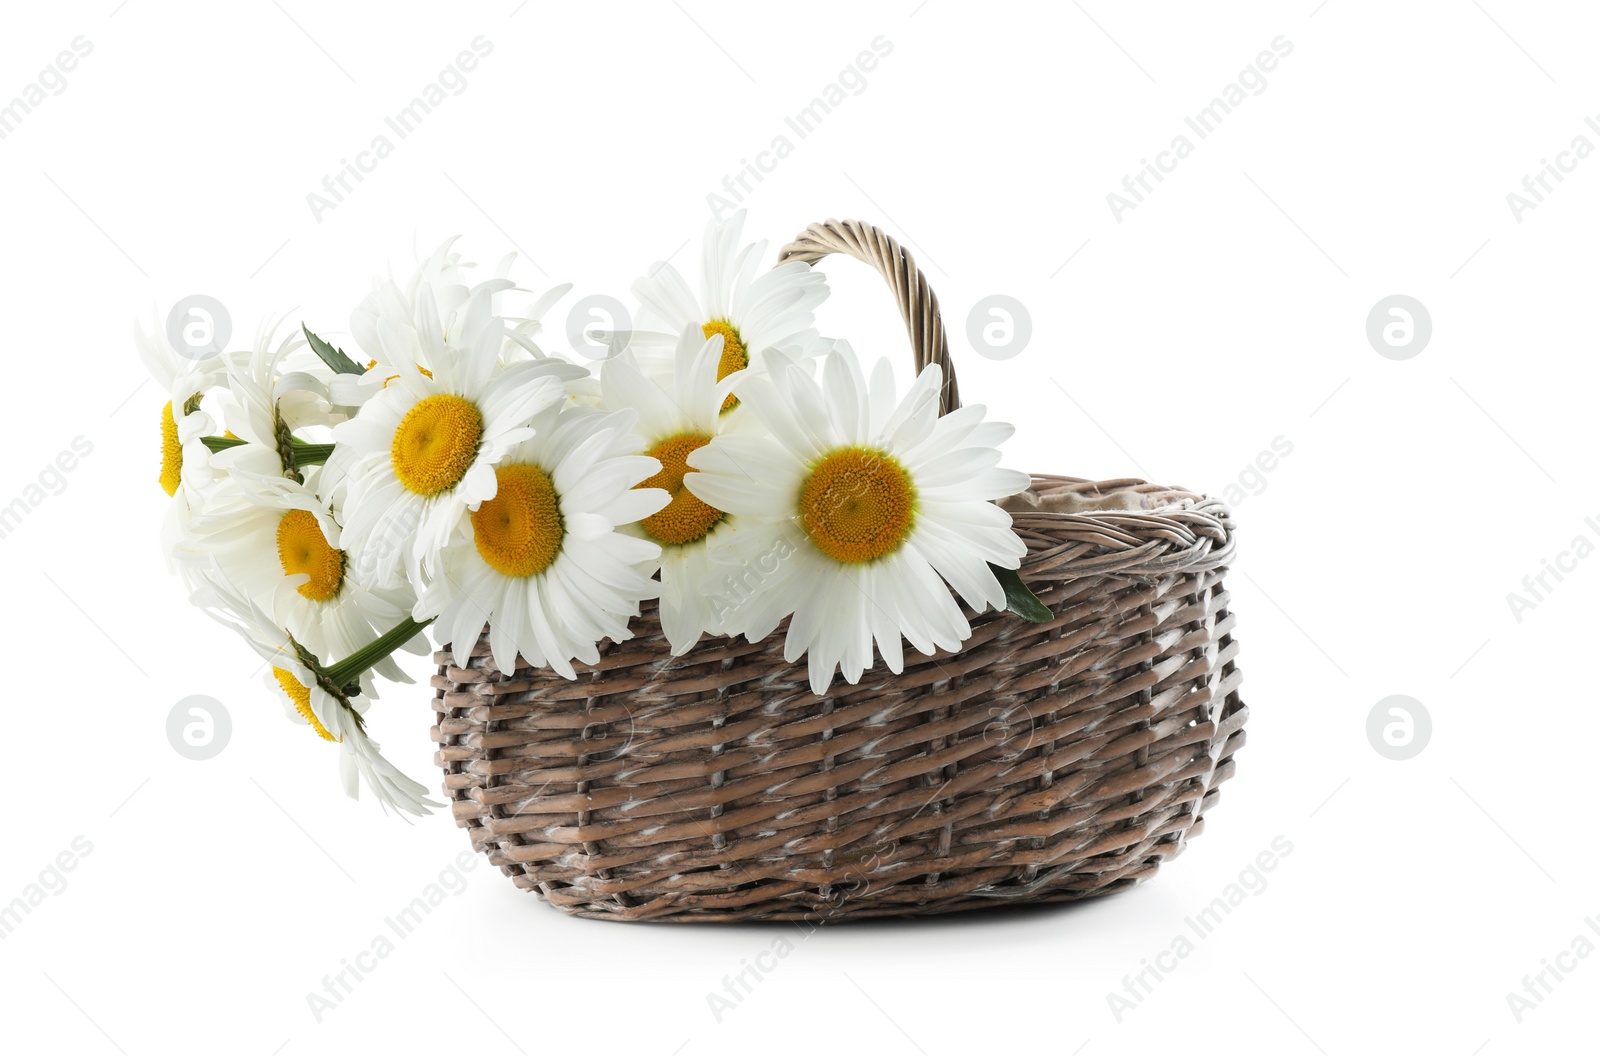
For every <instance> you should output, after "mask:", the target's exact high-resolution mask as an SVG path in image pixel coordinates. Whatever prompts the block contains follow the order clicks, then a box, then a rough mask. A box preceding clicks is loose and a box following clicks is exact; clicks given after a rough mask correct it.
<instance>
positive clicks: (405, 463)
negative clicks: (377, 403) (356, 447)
mask: <svg viewBox="0 0 1600 1056" xmlns="http://www.w3.org/2000/svg"><path fill="white" fill-rule="evenodd" d="M482 439H483V415H482V414H480V413H478V408H476V407H474V406H473V405H472V404H471V403H469V402H468V401H467V400H465V399H463V398H461V397H460V396H456V395H453V394H451V393H447V392H441V393H436V394H434V395H432V396H427V397H424V398H423V399H421V400H418V401H417V403H416V406H414V407H412V408H411V410H409V411H407V412H406V416H405V417H404V418H402V419H400V427H399V428H398V429H396V430H395V431H394V443H393V444H392V445H390V448H389V458H390V461H392V462H393V463H394V475H395V476H396V477H398V478H399V480H400V483H401V484H404V485H405V486H406V488H407V489H409V490H411V491H414V492H416V493H417V494H418V495H437V494H439V493H440V492H441V491H448V490H449V489H450V488H453V487H455V486H456V485H457V484H459V483H460V482H461V478H462V477H464V476H466V475H467V469H468V467H470V466H471V465H472V460H473V459H474V458H476V457H478V441H479V440H482Z"/></svg>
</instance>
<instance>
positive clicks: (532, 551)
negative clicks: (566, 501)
mask: <svg viewBox="0 0 1600 1056" xmlns="http://www.w3.org/2000/svg"><path fill="white" fill-rule="evenodd" d="M494 475H495V479H496V480H497V481H498V482H499V490H497V491H496V492H495V494H494V498H492V499H489V500H488V501H486V502H484V503H483V504H481V505H480V506H479V507H478V508H477V509H476V510H474V511H473V512H472V539H473V542H474V543H476V544H477V547H478V554H479V555H480V556H481V557H482V558H483V560H484V561H485V562H486V563H487V564H488V565H489V567H490V568H492V569H494V570H495V571H496V572H499V573H500V574H501V575H505V576H512V577H514V578H522V577H525V576H536V575H538V574H539V573H540V572H543V571H544V570H545V569H547V568H549V567H550V563H551V562H552V561H554V560H555V559H556V555H557V554H559V553H560V552H561V540H562V539H563V538H564V537H565V536H566V534H567V530H566V526H565V525H563V524H562V523H561V500H560V498H559V497H558V496H557V495H556V487H555V485H554V484H553V483H551V481H550V476H549V474H547V473H546V472H545V471H544V470H542V469H540V468H539V467H538V466H528V465H508V466H500V467H499V468H497V469H496V470H495V471H494Z"/></svg>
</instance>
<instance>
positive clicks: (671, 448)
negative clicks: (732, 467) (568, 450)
mask: <svg viewBox="0 0 1600 1056" xmlns="http://www.w3.org/2000/svg"><path fill="white" fill-rule="evenodd" d="M723 341H724V338H723V335H721V334H713V335H711V337H709V338H706V337H702V336H701V332H700V329H699V328H698V327H693V326H689V327H685V328H684V331H683V336H682V337H680V338H679V340H678V347H677V351H676V354H675V357H674V365H673V372H672V374H671V376H669V377H667V378H665V379H657V378H654V377H651V376H649V375H647V374H646V373H645V372H644V371H643V370H642V369H641V368H640V366H639V363H638V361H637V360H636V359H635V357H634V355H633V353H632V352H623V353H621V354H620V355H618V356H617V357H615V358H613V359H611V360H608V361H607V362H606V364H605V366H604V368H603V369H602V372H601V398H600V406H601V407H603V408H607V409H611V410H617V409H624V408H632V409H633V410H634V411H635V412H636V413H637V414H638V416H639V418H638V433H639V435H640V437H641V438H642V440H643V444H642V448H641V449H642V450H643V451H644V453H645V454H647V455H649V456H650V457H651V458H654V459H656V460H658V461H659V462H660V463H661V471H660V472H658V473H656V474H655V475H654V476H651V477H649V478H648V479H646V480H645V481H644V482H643V483H641V484H640V485H639V486H640V487H641V488H660V489H662V490H664V491H665V492H666V493H667V494H668V495H669V496H670V501H669V502H668V503H667V504H666V506H665V507H663V508H662V509H660V510H658V511H657V512H655V513H653V514H651V515H650V516H648V517H645V518H644V519H642V520H641V521H640V522H639V523H638V524H637V525H635V526H634V527H633V528H632V529H630V530H631V531H632V532H635V533H637V534H640V535H643V536H644V537H646V538H648V539H650V540H652V541H654V542H656V543H659V544H660V546H661V601H660V613H661V629H662V631H663V632H664V633H665V634H666V636H667V641H668V642H670V643H671V645H672V652H673V655H674V656H681V655H683V654H684V653H686V652H688V651H689V650H690V649H691V648H693V646H694V645H695V643H696V642H698V641H699V640H700V636H701V635H702V634H707V633H710V634H719V633H721V628H722V620H721V616H722V609H723V608H724V607H726V606H727V604H728V603H729V599H728V598H726V597H724V596H723V595H724V592H723V591H722V588H721V583H720V580H721V579H722V578H725V577H724V573H723V570H722V569H720V568H718V567H717V566H715V565H714V564H713V562H712V561H711V559H710V557H709V556H708V549H709V548H712V547H715V546H717V545H718V544H719V542H726V538H727V537H730V536H731V534H732V533H734V532H735V531H736V530H737V524H735V523H734V520H733V519H730V518H729V517H728V515H727V514H725V513H724V512H723V511H722V510H719V509H716V508H715V507H712V506H708V505H707V504H706V503H704V502H702V501H700V499H698V498H696V497H695V496H694V494H693V493H692V492H690V491H689V490H688V489H687V488H685V487H684V484H683V481H684V476H685V475H686V474H688V473H692V472H693V470H691V469H690V468H689V465H688V458H689V456H690V455H691V454H693V453H694V452H695V451H698V450H699V449H700V448H702V447H704V446H705V445H706V444H709V443H710V442H711V440H712V438H713V437H716V436H718V435H720V434H722V433H724V432H728V431H731V430H734V429H738V428H740V427H741V426H744V427H746V428H748V427H749V424H750V422H751V419H750V418H749V416H748V415H746V414H744V413H743V412H736V413H733V414H723V413H722V405H723V403H724V401H725V400H726V399H727V396H728V393H729V391H730V390H731V387H732V383H733V382H734V380H735V379H737V378H739V377H740V376H741V375H740V374H739V373H737V372H736V373H734V374H730V375H728V376H727V377H725V378H724V379H723V380H722V381H720V382H719V381H718V380H717V373H718V365H719V363H720V362H721V360H722V350H723Z"/></svg>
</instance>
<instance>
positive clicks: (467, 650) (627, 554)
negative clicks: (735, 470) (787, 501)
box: [413, 406, 667, 678]
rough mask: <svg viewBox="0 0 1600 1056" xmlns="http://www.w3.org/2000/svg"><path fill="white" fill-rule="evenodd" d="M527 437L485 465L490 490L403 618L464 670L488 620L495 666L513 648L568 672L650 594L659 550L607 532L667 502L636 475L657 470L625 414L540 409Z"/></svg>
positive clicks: (594, 654)
mask: <svg viewBox="0 0 1600 1056" xmlns="http://www.w3.org/2000/svg"><path fill="white" fill-rule="evenodd" d="M532 425H533V435H532V437H531V438H529V439H526V440H523V441H522V442H520V443H518V444H517V445H516V446H515V447H513V448H511V449H510V450H509V451H507V452H506V454H505V457H504V458H503V459H501V460H500V461H499V463H498V464H497V465H496V466H495V467H494V469H493V471H492V472H493V473H494V475H495V477H496V483H497V485H498V486H497V488H496V489H495V492H494V494H493V496H492V497H491V498H489V499H487V500H485V501H484V502H483V503H482V504H481V505H479V506H478V507H477V508H476V509H475V510H473V511H472V512H471V513H470V514H464V515H462V516H461V517H460V520H459V524H458V531H457V535H456V537H455V538H454V539H453V540H452V541H451V542H450V543H449V544H448V545H446V546H445V547H444V548H443V551H442V553H441V555H440V558H439V567H438V574H437V575H435V576H434V577H433V578H432V579H431V581H430V582H429V583H428V584H427V586H426V588H425V589H424V590H423V591H422V594H421V596H420V597H419V598H418V599H417V606H416V608H415V610H414V611H413V616H414V617H415V618H416V619H418V620H422V619H427V618H429V617H437V622H436V624H435V627H436V629H437V632H438V634H439V636H440V639H441V640H443V641H448V642H450V643H451V644H452V648H453V649H454V652H455V658H456V663H458V664H461V665H465V664H466V662H467V660H468V658H469V657H471V655H472V649H473V646H475V645H476V644H477V642H478V637H479V635H480V634H482V632H483V628H484V624H485V623H487V624H488V625H489V651H490V655H491V656H492V657H493V659H494V663H495V666H496V667H498V668H499V669H500V670H501V671H505V672H511V671H514V670H516V666H517V657H518V655H519V654H520V655H521V656H522V657H523V659H525V660H526V661H527V662H528V663H529V664H532V665H533V666H535V667H544V666H549V667H550V668H551V669H553V670H555V671H558V672H560V673H561V674H562V675H563V676H565V677H567V678H576V677H577V675H576V672H575V670H574V669H573V666H572V661H573V660H574V659H576V660H581V661H583V662H584V663H589V664H593V663H598V662H599V659H600V652H599V649H598V648H597V645H598V643H599V641H600V639H602V638H610V639H611V640H612V641H617V642H620V641H623V640H625V639H627V638H629V637H631V632H630V631H629V630H628V621H629V619H631V618H632V617H634V616H637V615H638V614H639V603H640V601H641V600H643V599H645V598H653V597H655V596H656V591H657V589H658V588H657V585H656V583H655V581H654V580H653V579H651V578H650V577H651V574H652V573H653V572H654V571H655V562H656V559H657V558H658V557H659V556H660V552H661V550H660V547H658V546H657V545H656V544H655V543H653V542H650V541H648V540H646V539H641V538H638V537H637V536H634V535H629V534H626V533H624V532H622V531H619V530H618V528H619V527H620V526H622V525H626V524H629V523H631V522H634V521H637V520H639V519H640V518H644V517H649V516H650V515H652V514H654V513H656V512H657V511H659V510H660V509H661V508H662V506H664V505H665V504H666V502H667V494H666V492H664V491H661V490H658V489H656V488H640V487H639V485H640V484H641V482H643V481H645V480H646V479H647V478H649V477H650V475H651V474H653V473H655V472H657V470H659V469H660V463H659V462H657V461H656V460H655V459H653V458H647V457H645V456H642V455H639V454H637V452H638V451H639V449H640V446H641V441H640V439H639V437H638V436H636V435H634V434H633V432H632V426H633V416H632V415H631V414H629V413H628V412H617V413H608V412H604V411H597V410H594V409H592V408H585V407H572V406H551V407H549V408H546V409H545V410H543V411H541V412H539V414H538V415H537V416H536V417H535V418H534V419H533V423H532Z"/></svg>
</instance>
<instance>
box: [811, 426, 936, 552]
mask: <svg viewBox="0 0 1600 1056" xmlns="http://www.w3.org/2000/svg"><path fill="white" fill-rule="evenodd" d="M916 505H917V489H916V488H915V487H914V486H913V485H912V483H911V475H910V474H909V473H907V472H906V470H905V467H904V466H902V465H901V464H900V463H899V462H898V461H896V460H895V459H894V458H893V457H892V456H890V455H886V454H884V453H883V452H881V451H873V450H871V449H869V448H864V447H842V448H839V449H838V450H835V451H833V452H831V453H829V454H827V455H824V456H823V457H822V459H821V460H820V461H819V462H817V463H816V465H814V466H812V468H811V475H810V476H809V477H807V478H806V482H805V483H804V484H803V485H801V487H800V525H801V527H802V528H804V529H805V532H806V534H807V535H808V536H810V537H811V541H812V542H813V543H815V544H816V547H817V549H818V550H821V551H822V552H823V553H824V554H826V555H828V556H829V557H831V558H833V559H834V560H835V561H840V562H844V563H845V564H857V563H860V562H863V561H872V560H874V559H876V558H880V557H882V556H884V555H885V554H890V553H893V552H894V551H895V550H897V549H898V548H899V546H900V544H901V543H903V542H905V540H906V536H908V535H910V534H911V522H912V519H913V516H914V514H915V512H916Z"/></svg>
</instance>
